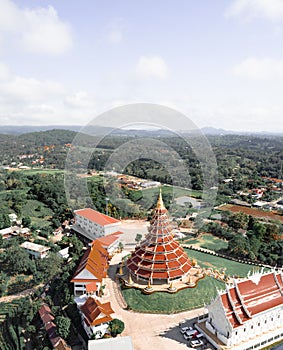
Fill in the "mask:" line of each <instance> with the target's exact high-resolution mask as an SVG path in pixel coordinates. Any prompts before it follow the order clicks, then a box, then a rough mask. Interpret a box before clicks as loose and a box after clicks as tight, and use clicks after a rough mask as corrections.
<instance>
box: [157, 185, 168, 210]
mask: <svg viewBox="0 0 283 350" xmlns="http://www.w3.org/2000/svg"><path fill="white" fill-rule="evenodd" d="M156 209H166V208H165V205H164V203H163V199H162V191H161V188H160V190H159V196H158V200H157V204H156Z"/></svg>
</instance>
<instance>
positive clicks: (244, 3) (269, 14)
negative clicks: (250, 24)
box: [226, 0, 283, 21]
mask: <svg viewBox="0 0 283 350" xmlns="http://www.w3.org/2000/svg"><path fill="white" fill-rule="evenodd" d="M226 16H227V17H234V16H244V17H245V18H247V19H251V18H256V17H259V18H265V19H268V20H272V21H277V20H281V19H283V1H282V0H234V1H233V2H232V4H231V5H230V6H229V7H228V9H227V11H226Z"/></svg>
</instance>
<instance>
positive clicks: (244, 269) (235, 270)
mask: <svg viewBox="0 0 283 350" xmlns="http://www.w3.org/2000/svg"><path fill="white" fill-rule="evenodd" d="M185 251H186V252H187V254H188V256H189V257H190V258H194V259H195V260H196V261H197V263H198V264H199V265H200V266H201V267H205V268H212V269H217V270H220V269H223V268H225V269H226V270H225V272H226V274H228V275H230V276H240V277H245V276H247V274H248V272H249V271H252V269H253V266H252V265H248V264H243V263H239V262H236V261H232V260H228V259H224V258H220V257H218V256H214V255H209V254H206V253H202V252H198V251H195V250H192V249H187V248H185Z"/></svg>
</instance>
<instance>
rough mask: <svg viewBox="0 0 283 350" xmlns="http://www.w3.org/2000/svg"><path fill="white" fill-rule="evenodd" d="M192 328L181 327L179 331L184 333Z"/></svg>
mask: <svg viewBox="0 0 283 350" xmlns="http://www.w3.org/2000/svg"><path fill="white" fill-rule="evenodd" d="M191 330H192V327H182V328H181V333H182V334H184V333H186V332H187V331H191Z"/></svg>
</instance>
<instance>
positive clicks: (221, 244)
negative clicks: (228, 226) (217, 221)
mask: <svg viewBox="0 0 283 350" xmlns="http://www.w3.org/2000/svg"><path fill="white" fill-rule="evenodd" d="M185 243H186V244H191V245H196V246H198V247H201V248H204V249H209V250H213V251H215V252H216V251H217V250H219V249H226V248H227V246H228V243H227V242H226V241H224V240H223V239H221V238H218V237H215V236H213V235H211V234H207V233H205V234H202V235H201V236H200V237H199V238H190V239H188V240H186V241H185Z"/></svg>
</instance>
